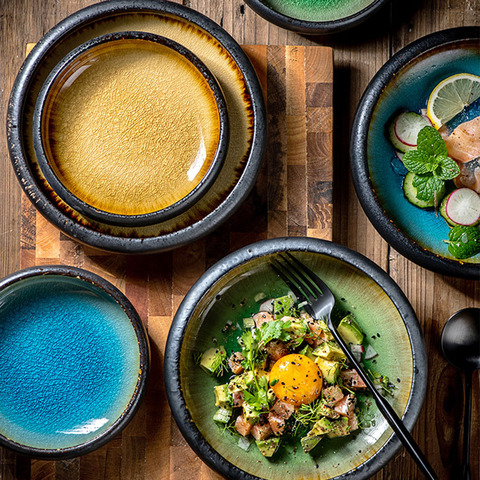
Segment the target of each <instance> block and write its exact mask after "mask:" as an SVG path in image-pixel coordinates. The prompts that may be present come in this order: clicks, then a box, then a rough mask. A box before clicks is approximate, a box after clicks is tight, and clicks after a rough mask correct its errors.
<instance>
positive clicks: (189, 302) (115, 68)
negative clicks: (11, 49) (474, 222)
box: [0, 0, 480, 480]
mask: <svg viewBox="0 0 480 480" xmlns="http://www.w3.org/2000/svg"><path fill="white" fill-rule="evenodd" d="M246 3H247V4H248V5H249V6H250V7H251V8H252V9H253V10H254V11H255V12H257V13H258V14H259V15H262V16H263V17H265V18H266V19H267V20H269V21H271V22H273V23H275V24H277V25H279V26H281V27H284V28H289V29H292V30H295V31H298V32H302V33H310V34H312V33H317V34H318V33H320V34H325V33H332V32H338V31H341V30H344V29H346V28H350V27H354V26H355V25H357V24H358V23H360V22H362V21H364V20H365V19H366V18H367V17H370V16H371V15H373V14H375V13H376V12H377V11H378V10H379V9H380V8H381V7H382V6H383V5H384V4H386V3H388V2H387V1H385V0H355V1H344V2H337V3H335V5H333V3H332V6H331V7H328V8H325V9H318V8H316V7H315V5H314V3H315V2H309V1H306V2H304V5H303V6H302V7H299V6H298V2H294V1H293V0H285V1H283V0H282V1H281V0H265V1H264V0H262V1H260V0H247V2H246ZM478 42H479V33H478V29H475V28H473V27H472V28H460V29H454V30H450V31H444V32H439V33H436V34H433V35H430V36H427V37H424V38H422V39H420V40H418V41H416V42H414V43H413V44H411V45H409V46H408V47H406V48H405V49H403V50H401V51H400V52H398V53H397V54H396V55H394V56H393V57H392V58H391V60H389V61H388V62H387V63H386V64H385V65H384V66H383V67H382V69H381V70H380V71H379V72H378V73H377V75H376V76H375V77H374V79H373V80H372V81H371V83H370V85H369V86H368V88H367V90H366V92H365V94H364V96H363V98H362V100H361V102H360V104H359V107H358V110H357V114H356V117H355V121H354V125H353V130H352V139H351V151H352V154H351V168H352V175H353V180H354V183H355V187H356V190H357V193H358V196H359V198H360V201H361V203H362V206H363V207H364V209H365V212H366V213H367V215H368V216H369V218H370V220H371V221H372V223H373V224H374V226H375V227H376V228H377V230H378V231H379V232H380V234H381V235H383V237H384V238H385V239H386V240H387V241H388V242H389V243H390V244H391V245H392V246H394V247H395V248H396V249H397V250H398V251H399V252H400V253H402V254H403V255H405V256H406V257H407V258H409V259H411V260H412V261H414V262H416V263H418V264H419V265H421V266H423V267H425V268H428V269H431V270H433V271H435V272H439V273H443V274H446V275H453V276H457V277H465V278H478V277H479V274H480V273H479V272H480V268H479V267H480V255H476V256H473V257H471V258H469V259H465V260H463V261H459V259H457V258H455V257H453V256H452V255H451V254H450V253H449V251H448V248H447V246H446V244H445V243H444V242H442V238H445V236H447V237H448V225H446V224H445V222H443V223H442V220H441V219H439V218H438V216H435V215H431V214H428V213H427V212H424V211H422V210H420V209H416V210H415V207H413V206H412V205H411V204H410V203H409V202H408V201H407V200H406V199H405V197H404V195H403V193H402V190H401V186H400V187H399V182H401V181H400V179H399V178H400V174H399V170H401V169H402V168H404V167H403V165H402V163H401V161H400V160H398V158H397V157H396V156H395V150H394V148H393V147H392V145H391V144H390V143H389V141H388V137H387V136H386V134H385V125H388V124H389V123H390V122H391V120H392V117H393V116H394V115H395V114H396V112H397V111H398V110H399V109H402V108H403V109H410V110H420V109H421V108H422V106H423V105H422V101H423V100H422V99H424V98H425V97H426V96H427V95H428V88H429V86H430V85H432V84H433V85H434V84H437V83H438V82H439V81H440V80H442V79H443V78H446V77H448V76H449V75H453V74H454V73H455V72H458V71H462V72H463V71H471V73H472V74H476V75H480V68H479V67H478V65H479V64H480V62H479V60H480V58H479V57H480V52H479V50H478ZM420 71H421V72H424V74H423V75H421V76H420V75H419V74H418V72H420ZM412 92H415V93H416V95H412ZM7 132H8V141H9V149H10V155H11V159H12V164H13V168H14V170H15V173H16V175H17V177H18V179H19V181H20V184H21V186H22V188H23V190H24V192H25V194H26V197H27V198H28V199H29V200H30V201H31V202H32V203H33V204H34V206H35V207H36V209H37V210H38V211H39V212H40V213H41V214H42V215H43V216H44V217H45V218H47V219H48V221H50V222H51V223H52V224H53V225H55V226H56V227H57V228H58V229H60V230H61V231H62V232H63V233H65V234H66V235H68V236H69V237H71V238H73V239H74V240H77V241H79V242H81V243H83V244H86V245H89V246H91V247H94V248H97V249H102V250H105V251H108V252H117V253H125V254H132V253H154V252H161V251H165V250H170V249H173V248H178V247H180V246H183V245H185V244H187V243H190V242H194V241H195V240H197V239H200V238H202V237H204V236H205V235H207V234H208V233H210V232H212V231H213V230H214V229H216V228H218V227H219V226H220V225H221V224H222V223H224V222H225V221H226V220H227V219H228V218H229V217H231V215H232V214H233V213H234V212H235V211H236V210H237V209H238V207H239V206H240V205H241V204H242V202H243V201H244V200H245V199H246V197H247V196H248V194H249V193H250V191H251V190H252V188H253V186H254V184H255V182H256V179H257V176H258V174H259V172H260V168H261V165H262V161H263V155H264V150H265V144H266V132H267V113H266V109H265V103H264V98H263V93H262V89H261V86H260V82H259V80H258V78H257V75H256V73H255V70H254V68H253V66H252V64H251V63H250V61H249V60H248V57H247V56H246V54H245V53H244V51H243V50H242V49H241V48H240V46H239V45H238V43H237V42H236V41H235V40H234V39H233V38H232V37H231V36H230V35H229V34H228V33H227V32H226V31H225V30H223V29H222V28H221V27H220V26H219V25H217V24H215V23H214V22H213V21H212V20H210V19H208V18H207V17H205V16H204V15H202V14H200V13H198V12H196V11H194V10H192V9H190V8H187V7H184V6H182V5H180V4H175V3H170V2H158V1H153V0H138V1H135V2H131V1H127V0H111V1H107V2H103V3H99V4H95V5H92V6H91V7H88V8H85V9H83V10H81V11H78V12H76V13H74V14H73V15H71V16H70V17H68V18H66V19H65V20H63V21H62V22H60V23H59V24H58V25H57V26H55V27H54V28H53V29H52V30H50V31H49V32H48V33H47V34H46V35H45V36H44V37H43V39H42V40H41V41H40V42H39V43H38V44H37V45H36V46H35V47H34V48H33V50H32V51H31V53H30V54H29V55H28V57H27V58H26V60H25V62H24V64H23V66H22V68H21V70H20V72H19V74H18V77H17V79H16V81H15V84H14V86H13V89H12V93H11V97H10V103H9V109H8V118H7ZM400 173H401V172H400ZM425 224H428V228H421V226H422V225H423V226H424V225H425ZM280 252H293V253H295V255H296V256H297V258H298V259H299V260H301V261H302V262H303V263H304V264H305V265H308V266H309V268H311V269H312V270H313V271H315V273H316V274H317V275H318V276H319V277H320V278H322V280H323V281H324V282H325V283H326V284H327V285H328V286H329V288H330V289H331V291H332V292H333V295H334V296H335V299H336V308H338V309H343V310H345V311H347V310H351V309H352V308H353V309H354V311H355V316H356V318H357V320H358V322H359V323H360V324H361V325H362V328H363V329H364V331H365V333H366V336H367V337H377V336H378V338H379V339H380V338H381V339H382V340H381V341H379V343H378V344H376V349H377V353H378V363H377V364H376V368H378V369H379V370H382V371H384V372H386V373H387V374H388V376H389V377H390V378H394V379H399V380H398V385H396V394H395V396H394V397H393V398H392V399H391V403H392V407H393V409H394V410H395V411H396V412H397V414H398V415H399V416H400V417H401V418H402V420H403V424H404V425H405V427H406V428H407V429H408V430H411V429H412V428H413V426H414V425H415V421H416V419H417V417H418V415H419V413H420V409H421V406H422V403H423V400H424V396H425V391H426V386H427V383H426V382H427V355H426V349H425V344H424V340H423V336H422V332H421V329H420V326H419V323H418V320H417V318H416V316H415V313H414V311H413V309H412V307H411V305H410V303H409V301H408V299H407V298H406V297H405V295H404V294H403V293H402V291H401V290H400V288H399V287H398V286H397V285H396V284H395V282H394V281H393V280H392V279H391V278H390V277H389V276H388V275H387V274H386V273H385V272H383V271H382V270H381V269H380V268H379V267H378V266H376V265H375V264H374V263H373V262H371V261H370V260H368V259H367V258H365V257H363V256H362V255H360V254H358V253H356V252H353V251H351V250H349V249H347V248H345V247H342V246H340V245H336V244H334V243H332V242H328V241H323V240H318V239H315V238H308V237H288V238H275V239H271V240H266V241H263V242H259V243H255V244H252V245H250V246H248V247H244V248H242V249H240V250H237V251H235V252H234V253H231V254H230V255H228V256H227V257H225V258H223V259H221V260H220V261H219V262H218V263H216V264H215V265H213V266H212V267H211V268H210V269H208V270H207V271H206V272H205V273H204V274H203V275H202V276H201V277H200V279H199V280H198V281H197V282H196V283H195V285H194V286H193V288H192V289H191V290H190V291H189V292H188V294H187V295H186V296H185V298H184V300H183V302H182V303H181V305H180V307H179V308H178V311H177V312H176V315H175V318H174V321H173V323H172V326H171V329H170V334H169V338H168V342H167V347H166V352H165V372H166V375H165V379H166V391H167V396H168V400H169V402H170V406H171V410H172V414H173V417H174V418H175V421H176V422H177V424H178V426H179V428H180V430H181V432H182V434H183V435H184V437H185V439H186V440H187V442H188V443H189V444H190V446H191V447H192V448H193V450H194V451H195V452H196V453H197V454H198V455H199V456H200V457H201V458H202V460H204V461H205V462H206V463H207V464H208V465H209V466H210V467H212V468H213V469H215V470H216V471H218V472H219V473H220V474H222V475H224V476H225V477H227V478H232V479H237V478H242V479H249V480H254V479H272V480H273V479H278V478H281V477H282V476H284V472H285V465H287V466H288V469H289V478H293V479H301V478H324V479H326V478H336V477H339V476H342V478H355V479H362V478H368V477H370V476H371V475H373V474H374V473H375V472H376V471H378V470H379V469H380V468H382V467H383V466H384V465H385V464H386V463H387V462H388V461H389V460H390V459H391V458H392V457H393V455H394V453H395V452H396V451H397V450H398V449H399V448H400V445H401V444H400V442H399V440H398V438H397V437H396V436H395V435H392V432H391V430H390V428H389V426H388V423H387V421H386V420H385V419H384V418H383V416H382V415H381V414H380V413H379V411H378V410H376V409H375V407H374V409H373V413H372V415H373V417H374V419H375V421H374V422H372V425H371V426H370V427H369V428H367V429H365V430H363V431H362V432H361V433H359V434H358V435H356V436H355V437H354V438H353V439H350V438H345V439H336V440H335V441H334V443H333V444H334V447H332V448H328V447H325V448H324V447H323V446H322V455H321V457H319V458H320V459H317V458H315V457H312V456H310V457H309V456H305V457H300V456H299V455H298V454H296V449H297V448H298V446H296V445H293V444H292V445H286V446H285V447H282V448H281V449H280V450H279V452H278V453H277V460H276V461H275V460H273V461H264V458H263V457H262V455H261V454H260V453H259V452H258V451H257V450H254V449H253V448H251V449H241V448H238V446H237V437H236V436H233V435H219V429H218V426H217V425H216V424H215V423H214V422H213V421H212V420H211V419H212V416H213V415H214V413H215V409H216V407H215V403H214V401H213V400H212V401H211V402H210V401H205V399H206V398H209V397H211V396H212V393H211V392H212V391H213V389H214V387H215V385H216V383H217V379H216V378H214V377H211V376H210V377H209V376H207V375H203V374H202V372H201V371H200V369H199V367H198V363H197V354H198V352H201V351H205V350H206V349H207V348H208V347H209V345H210V342H211V339H212V338H219V337H220V336H221V335H222V331H223V330H224V328H225V320H224V319H225V317H226V316H229V317H232V316H233V317H234V316H235V315H236V316H237V317H238V318H241V316H242V315H244V312H246V311H247V310H248V311H251V310H252V309H253V308H255V305H254V304H255V303H258V301H257V300H255V301H254V300H250V299H254V298H255V297H256V295H257V294H258V292H260V291H261V292H265V294H266V296H267V297H275V296H278V295H281V294H284V293H285V288H286V287H285V284H284V282H282V281H281V278H279V277H278V275H277V274H276V273H275V271H274V270H272V268H271V267H270V264H271V262H272V260H273V259H274V258H275V257H276V255H278V254H279V253H280ZM365 292H368V295H366V294H365ZM257 308H258V306H257ZM249 309H250V310H249ZM7 318H8V321H7V320H6V319H7ZM0 338H1V344H0V360H1V361H0V365H1V368H0V370H1V376H2V382H1V383H2V386H1V387H0V394H1V398H2V401H1V402H0V403H1V406H0V444H1V445H2V446H5V447H8V448H11V449H13V450H15V451H16V452H19V453H23V454H27V455H31V456H33V457H40V458H47V459H60V458H69V457H74V456H78V455H82V454H85V453H89V452H91V451H92V450H94V449H96V448H99V447H100V446H101V445H103V444H105V443H106V442H108V441H109V440H111V439H112V438H113V437H114V436H115V435H117V434H118V433H119V432H120V431H121V430H122V429H123V428H124V427H125V426H126V424H127V423H128V422H129V421H130V419H131V418H132V417H133V415H135V413H136V411H137V409H138V406H139V404H140V402H141V400H142V398H143V396H144V393H145V388H146V382H147V377H148V375H149V370H150V352H149V344H148V335H147V333H146V331H145V329H144V327H143V325H142V321H141V319H140V317H139V315H138V313H137V312H136V311H135V309H134V307H133V306H132V304H131V303H130V301H129V300H128V299H127V298H126V296H125V295H124V294H123V293H121V292H120V291H119V290H118V289H117V288H115V287H114V286H113V285H112V284H111V283H110V282H108V281H106V280H105V279H103V278H101V277H99V276H98V275H95V274H93V273H90V272H88V271H86V270H81V269H78V268H74V267H68V266H59V265H53V266H39V267H33V268H29V269H26V270H22V271H20V272H17V273H14V274H13V275H10V276H9V277H6V278H5V279H3V280H2V281H1V282H0ZM399 346H401V347H399ZM376 362H377V361H376ZM19 379H20V381H19ZM400 379H401V382H400ZM150 381H151V382H155V381H158V379H155V378H150ZM92 399H93V400H92ZM319 464H320V469H319ZM429 478H435V477H434V476H433V475H431V476H430V477H429Z"/></svg>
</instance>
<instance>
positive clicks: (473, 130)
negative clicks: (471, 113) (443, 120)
mask: <svg viewBox="0 0 480 480" xmlns="http://www.w3.org/2000/svg"><path fill="white" fill-rule="evenodd" d="M442 130H443V129H440V133H441V134H442V137H443V139H444V140H445V145H446V146H447V152H448V156H449V157H452V158H453V159H455V160H456V161H457V162H460V163H466V162H470V161H471V160H475V159H476V158H478V157H480V117H476V118H474V119H473V120H470V121H469V122H465V123H462V124H461V125H459V126H458V127H457V128H456V129H455V130H454V131H453V132H452V133H451V134H450V135H448V134H447V130H446V129H445V130H443V131H442Z"/></svg>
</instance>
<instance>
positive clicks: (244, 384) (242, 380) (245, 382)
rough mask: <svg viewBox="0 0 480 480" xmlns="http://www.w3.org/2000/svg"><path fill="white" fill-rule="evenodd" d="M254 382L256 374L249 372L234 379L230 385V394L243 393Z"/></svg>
mask: <svg viewBox="0 0 480 480" xmlns="http://www.w3.org/2000/svg"><path fill="white" fill-rule="evenodd" d="M254 381H255V379H254V373H253V372H252V371H251V370H249V371H248V372H245V373H242V374H241V375H236V376H235V377H233V378H232V379H231V380H230V382H229V384H228V390H229V392H230V393H236V392H243V391H244V390H247V389H248V387H249V386H251V385H252V384H253V383H254Z"/></svg>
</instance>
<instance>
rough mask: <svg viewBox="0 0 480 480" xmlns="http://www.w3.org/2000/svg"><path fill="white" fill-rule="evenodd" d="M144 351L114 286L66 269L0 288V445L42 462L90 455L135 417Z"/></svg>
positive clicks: (21, 277) (25, 274)
mask: <svg viewBox="0 0 480 480" xmlns="http://www.w3.org/2000/svg"><path fill="white" fill-rule="evenodd" d="M148 365H149V348H148V340H147V336H146V333H145V330H144V328H143V326H142V323H141V320H140V318H139V317H138V314H137V313H136V311H135V310H134V308H133V306H132V305H131V303H130V302H129V301H128V300H127V298H126V297H125V296H124V295H123V294H122V293H121V292H120V291H119V290H117V289H116V288H115V287H114V286H113V285H111V284H110V283H108V282H107V281H105V280H104V279H102V278H101V277H98V276H97V275H94V274H92V273H90V272H87V271H85V270H81V269H78V268H73V267H63V266H46V267H33V268H29V269H26V270H22V271H20V272H17V273H15V274H13V275H11V276H9V277H7V278H5V279H3V280H2V281H1V282H0V444H1V445H3V446H5V447H8V448H10V449H13V450H15V451H16V452H19V453H23V454H27V455H31V456H35V457H43V458H48V459H59V458H66V457H73V456H77V455H82V454H84V453H88V452H90V451H92V450H94V449H96V448H98V447H100V446H101V445H103V444H104V443H106V442H107V441H109V440H110V439H111V438H113V437H114V436H115V435H117V434H118V433H119V432H120V431H121V430H122V429H123V428H124V427H125V426H126V424H127V423H128V422H129V420H130V419H131V418H132V416H133V415H134V414H135V412H136V410H137V408H138V406H139V403H140V401H141V399H142V397H143V394H144V390H145V385H146V378H147V375H148V369H149V367H148Z"/></svg>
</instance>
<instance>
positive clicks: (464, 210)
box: [445, 188, 480, 225]
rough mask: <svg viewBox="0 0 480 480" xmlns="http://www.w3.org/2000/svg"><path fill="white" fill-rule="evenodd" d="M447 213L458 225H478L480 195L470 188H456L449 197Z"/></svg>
mask: <svg viewBox="0 0 480 480" xmlns="http://www.w3.org/2000/svg"><path fill="white" fill-rule="evenodd" d="M445 213H446V214H447V217H448V218H449V219H450V220H451V221H452V222H453V223H455V224H456V225H476V224H477V223H479V221H480V196H479V195H478V194H477V193H476V192H474V191H473V190H470V189H469V188H459V189H458V190H454V191H453V192H452V193H451V194H450V195H449V196H448V198H447V203H446V205H445Z"/></svg>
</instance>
